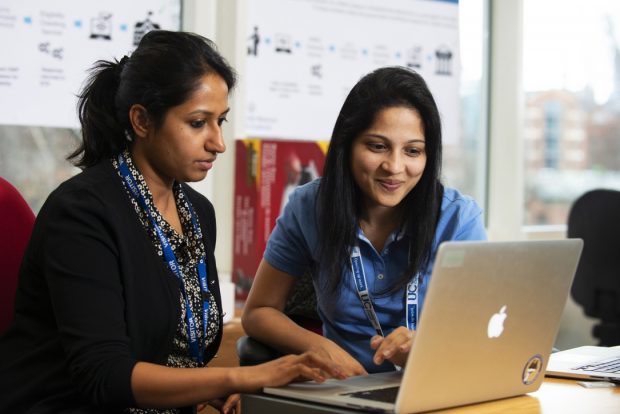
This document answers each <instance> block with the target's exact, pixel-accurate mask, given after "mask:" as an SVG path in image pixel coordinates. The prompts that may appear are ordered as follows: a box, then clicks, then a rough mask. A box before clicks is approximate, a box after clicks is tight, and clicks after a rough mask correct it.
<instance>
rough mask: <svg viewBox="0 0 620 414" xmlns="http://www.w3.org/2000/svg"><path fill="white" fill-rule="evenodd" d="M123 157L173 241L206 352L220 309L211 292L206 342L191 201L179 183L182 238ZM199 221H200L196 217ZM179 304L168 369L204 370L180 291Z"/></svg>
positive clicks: (200, 249)
mask: <svg viewBox="0 0 620 414" xmlns="http://www.w3.org/2000/svg"><path fill="white" fill-rule="evenodd" d="M124 156H125V159H126V160H127V166H128V167H129V171H131V174H132V175H133V177H134V179H135V180H136V183H137V184H138V189H139V190H140V192H141V193H142V195H143V196H144V199H145V200H146V203H147V205H149V206H150V207H151V209H150V210H151V214H152V217H153V218H154V219H155V222H156V223H157V225H158V226H159V227H160V229H161V230H162V231H163V233H164V234H165V236H166V237H167V238H168V240H169V241H170V245H171V247H172V250H173V251H174V254H175V256H176V259H177V261H178V264H179V267H180V269H181V273H182V274H183V283H184V284H185V291H186V292H187V295H188V297H189V303H190V306H191V308H192V312H193V313H194V317H195V318H196V319H197V326H196V331H197V333H198V336H199V338H200V341H204V342H203V344H204V345H203V349H206V348H207V346H208V345H210V344H211V343H212V342H213V341H214V340H215V338H216V337H217V333H218V331H219V329H220V326H219V325H220V311H219V309H218V307H217V303H216V300H215V297H214V296H213V294H212V293H211V292H209V293H208V296H209V305H210V306H209V321H208V326H207V336H206V338H202V336H203V328H202V326H203V325H202V324H203V320H202V319H203V318H202V292H201V291H200V282H199V276H198V269H197V266H196V265H197V264H198V261H199V259H200V257H201V256H203V255H204V256H206V255H205V246H204V243H203V242H202V240H201V239H200V238H199V237H198V235H197V234H195V232H194V227H193V225H192V220H191V215H190V206H189V200H188V199H187V198H186V197H185V195H184V193H183V191H182V189H181V185H180V184H179V183H175V184H174V187H173V192H174V198H175V201H176V205H177V210H178V212H179V219H180V220H181V226H182V228H183V233H184V234H183V235H181V234H179V233H177V232H176V231H175V230H174V228H173V227H172V226H171V225H170V224H168V222H166V220H164V218H163V217H162V215H161V214H160V212H159V211H158V210H157V208H156V207H155V204H154V202H153V195H152V194H151V192H150V190H149V188H148V186H147V185H146V181H145V180H144V177H143V176H142V174H140V171H138V169H137V168H136V167H135V165H134V164H133V161H132V159H131V155H130V154H129V151H125V152H124ZM112 164H113V165H114V168H115V169H116V171H117V173H118V174H119V177H121V175H120V171H119V168H118V161H117V160H116V159H115V158H114V159H112ZM121 180H122V177H121ZM122 181H123V185H125V182H124V180H122ZM125 190H126V191H127V196H128V197H129V199H130V200H131V203H132V205H133V206H134V209H135V211H136V213H137V214H138V217H139V219H140V222H141V223H142V225H143V226H144V229H145V230H146V232H147V233H148V235H149V238H150V239H151V241H152V242H153V245H154V246H155V248H156V249H157V254H158V255H159V256H160V257H161V258H162V261H164V253H163V250H162V248H161V243H160V241H159V237H158V236H157V232H156V231H155V228H154V226H153V224H152V222H151V220H150V219H149V218H148V216H147V215H146V214H147V213H146V212H145V211H144V209H143V208H142V207H140V205H139V204H138V202H137V201H136V200H135V199H134V197H132V195H131V193H130V192H129V190H128V189H127V188H125ZM196 220H198V217H196ZM171 277H174V276H171ZM179 301H180V303H181V318H180V320H179V325H178V326H177V330H176V334H175V336H174V340H173V346H172V351H171V353H170V355H168V359H167V361H166V366H168V367H176V368H195V367H199V366H204V364H202V365H201V364H199V363H198V362H196V361H194V360H193V359H192V357H191V356H190V352H189V338H188V334H187V332H188V331H187V317H186V309H185V300H184V299H183V296H182V295H181V293H180V290H179ZM127 412H129V413H141V414H147V413H153V414H154V413H157V414H162V413H166V414H168V413H175V414H177V413H179V412H180V411H179V410H177V409H169V410H154V409H138V408H131V409H128V410H127Z"/></svg>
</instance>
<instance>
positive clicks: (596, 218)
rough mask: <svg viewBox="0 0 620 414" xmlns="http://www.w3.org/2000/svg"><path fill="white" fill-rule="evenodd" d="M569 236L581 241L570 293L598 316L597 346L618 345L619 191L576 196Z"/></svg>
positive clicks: (592, 314) (598, 191) (570, 218)
mask: <svg viewBox="0 0 620 414" xmlns="http://www.w3.org/2000/svg"><path fill="white" fill-rule="evenodd" d="M568 237H571V238H572V237H579V238H581V239H583V241H584V245H583V252H582V254H581V259H580V261H579V265H578V267H577V272H576V274H575V281H574V282H573V286H572V289H571V296H572V297H573V299H574V300H575V301H576V302H577V303H578V304H580V305H581V306H582V307H583V310H584V313H585V314H586V315H587V316H591V317H594V318H598V319H600V323H599V324H598V325H596V326H595V327H594V328H593V332H592V333H593V336H594V337H595V338H598V340H599V343H600V345H605V346H611V345H620V191H615V190H602V189H600V190H593V191H589V192H587V193H585V194H584V195H582V196H581V197H579V198H578V199H577V200H576V201H575V203H574V204H573V206H572V207H571V211H570V214H569V218H568Z"/></svg>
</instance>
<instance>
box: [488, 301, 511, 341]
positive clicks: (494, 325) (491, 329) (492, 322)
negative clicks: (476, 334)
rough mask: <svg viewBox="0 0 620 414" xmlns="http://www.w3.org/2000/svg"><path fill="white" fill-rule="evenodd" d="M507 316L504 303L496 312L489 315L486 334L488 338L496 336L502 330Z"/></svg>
mask: <svg viewBox="0 0 620 414" xmlns="http://www.w3.org/2000/svg"><path fill="white" fill-rule="evenodd" d="M507 316H508V315H507V314H506V305H504V306H502V308H501V309H500V310H499V312H498V313H494V314H493V315H492V316H491V319H489V325H488V326H487V336H488V337H489V338H498V337H499V336H500V335H501V334H502V332H504V321H505V320H506V317H507Z"/></svg>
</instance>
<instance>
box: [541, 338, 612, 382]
mask: <svg viewBox="0 0 620 414" xmlns="http://www.w3.org/2000/svg"><path fill="white" fill-rule="evenodd" d="M546 375H548V376H550V377H563V378H575V379H593V380H605V381H613V382H620V346H612V347H604V346H580V347H578V348H573V349H567V350H566V351H560V352H556V353H554V354H552V355H551V357H550V358H549V365H547V372H546Z"/></svg>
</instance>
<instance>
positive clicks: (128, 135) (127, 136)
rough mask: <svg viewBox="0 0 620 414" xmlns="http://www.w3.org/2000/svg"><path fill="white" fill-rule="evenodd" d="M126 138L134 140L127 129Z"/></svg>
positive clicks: (130, 140)
mask: <svg viewBox="0 0 620 414" xmlns="http://www.w3.org/2000/svg"><path fill="white" fill-rule="evenodd" d="M125 139H126V140H127V141H129V142H133V137H132V136H131V134H130V133H129V131H128V130H125Z"/></svg>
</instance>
